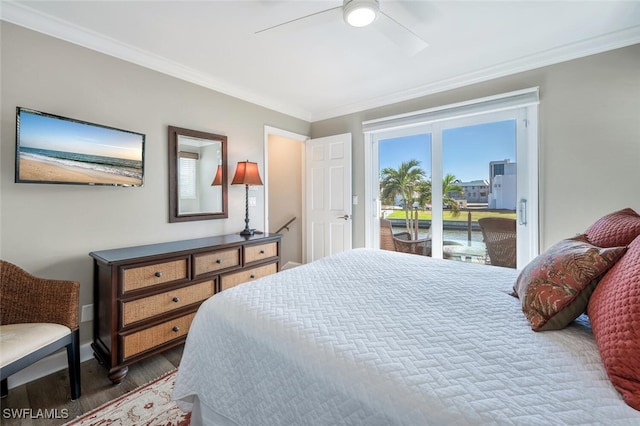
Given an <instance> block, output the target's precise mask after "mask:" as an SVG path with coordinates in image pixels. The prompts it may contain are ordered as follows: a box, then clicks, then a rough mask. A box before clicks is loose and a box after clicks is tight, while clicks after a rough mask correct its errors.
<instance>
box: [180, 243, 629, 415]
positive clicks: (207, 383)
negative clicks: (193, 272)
mask: <svg viewBox="0 0 640 426" xmlns="http://www.w3.org/2000/svg"><path fill="white" fill-rule="evenodd" d="M516 276H517V271H515V270H511V269H506V268H498V267H487V266H481V265H477V264H470V263H460V262H453V261H447V260H439V259H433V258H429V257H423V256H415V255H407V254H401V253H396V252H388V251H381V250H369V249H356V250H352V251H349V252H344V253H341V254H338V255H336V256H333V257H329V258H324V259H321V260H319V261H316V262H313V263H311V264H308V265H303V266H300V267H297V268H294V269H289V270H286V271H282V272H279V273H277V274H275V275H271V276H268V277H265V278H262V279H260V280H257V281H254V282H251V283H247V284H243V285H241V286H238V287H235V288H232V289H229V290H226V291H224V292H222V293H219V294H217V295H215V296H214V297H212V298H211V299H209V300H208V301H207V302H205V303H204V304H203V305H202V307H201V308H200V310H199V311H198V314H197V315H196V318H195V320H194V322H193V324H192V327H191V329H190V331H189V335H188V338H187V343H186V346H185V350H184V354H183V357H182V362H181V364H180V368H179V372H178V378H177V381H176V385H175V388H174V393H173V397H174V399H176V400H178V403H179V405H180V406H181V408H183V409H185V410H192V409H193V418H192V424H193V425H197V424H202V423H205V424H209V423H211V424H237V425H269V426H271V425H342V424H344V425H347V424H349V425H358V424H367V425H395V424H402V425H430V424H433V425H444V424H456V425H464V424H472V425H477V424H500V425H502V424H516V425H534V424H535V425H550V424H571V425H587V424H607V425H610V424H625V425H626V424H629V425H631V424H634V425H637V424H640V412H638V411H636V410H634V409H632V408H631V407H629V406H628V405H626V404H625V403H624V402H623V401H622V398H621V397H620V395H619V394H618V393H617V391H616V390H615V389H614V388H613V387H612V385H611V384H610V382H609V380H608V378H607V376H606V373H605V371H604V368H603V366H602V362H601V360H600V356H599V354H598V351H597V348H596V345H595V342H594V339H593V336H592V334H591V330H590V328H589V325H588V321H587V319H586V318H584V317H581V318H580V319H579V320H578V321H576V322H574V324H572V325H570V326H569V327H568V328H567V329H564V330H561V331H549V332H542V333H534V332H532V331H531V329H530V328H529V324H528V322H527V321H526V319H525V318H524V315H523V314H522V312H521V309H520V303H519V301H518V300H517V299H515V298H513V297H512V296H510V295H509V294H508V293H509V292H510V290H511V288H512V286H513V283H514V281H515V279H516ZM203 419H204V420H203Z"/></svg>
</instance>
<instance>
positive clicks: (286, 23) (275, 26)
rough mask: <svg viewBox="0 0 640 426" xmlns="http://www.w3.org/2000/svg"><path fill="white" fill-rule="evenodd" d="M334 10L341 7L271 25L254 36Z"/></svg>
mask: <svg viewBox="0 0 640 426" xmlns="http://www.w3.org/2000/svg"><path fill="white" fill-rule="evenodd" d="M336 9H342V6H336V7H332V8H330V9H324V10H320V11H318V12H314V13H310V14H308V15H305V16H301V17H300V18H296V19H292V20H290V21H286V22H282V23H280V24H276V25H272V26H271V27H268V28H264V29H261V30H259V31H256V32H255V33H254V34H260V33H263V32H265V31H269V30H273V29H276V28H279V27H282V26H284V25H288V24H292V23H294V22H298V21H302V20H303V19H307V18H311V17H313V16H317V15H322V14H325V13H327V12H332V11H334V10H336Z"/></svg>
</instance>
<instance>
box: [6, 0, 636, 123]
mask: <svg viewBox="0 0 640 426" xmlns="http://www.w3.org/2000/svg"><path fill="white" fill-rule="evenodd" d="M0 19H2V20H4V21H7V22H11V23H13V24H16V25H19V26H22V27H25V28H28V29H31V30H33V31H37V32H40V33H43V34H46V35H49V36H52V37H55V38H59V39H62V40H65V41H68V42H70V43H73V44H76V45H79V46H82V47H86V48H88V49H91V50H95V51H98V52H101V53H104V54H106V55H109V56H113V57H116V58H119V59H122V60H124V61H127V62H131V63H134V64H136V65H140V66H142V67H145V68H149V69H152V70H154V71H158V72H160V73H163V74H167V75H170V76H172V77H175V78H178V79H181V80H184V81H188V82H190V83H193V84H197V85H199V86H202V87H205V88H208V89H211V90H214V91H217V92H220V93H223V94H226V95H229V96H232V97H234V98H238V99H241V100H244V101H246V102H250V103H253V104H256V105H258V106H261V107H264V108H268V109H271V110H274V111H278V112H280V113H283V114H286V115H290V116H292V117H295V118H299V119H301V120H304V121H307V122H315V121H320V120H326V119H329V118H334V117H339V116H343V115H347V114H352V113H356V112H360V111H365V110H369V109H374V108H378V107H382V106H385V105H390V104H394V103H398V102H403V101H407V100H410V99H415V98H419V97H422V96H427V95H431V94H434V93H439V92H444V91H447V90H452V89H457V88H460V87H463V86H468V85H471V84H475V83H481V82H485V81H488V80H492V79H495V78H499V77H504V76H508V75H512V74H516V73H519V72H524V71H529V70H532V69H536V68H541V67H544V66H548V65H553V64H556V63H560V62H565V61H569V60H572V59H577V58H581V57H584V56H589V55H593V54H597V53H602V52H606V51H608V50H613V49H617V48H621V47H625V46H630V45H633V44H637V43H640V25H637V26H633V27H629V28H626V29H624V30H621V31H617V32H613V33H609V34H605V35H603V36H600V37H593V38H591V39H587V40H583V41H580V42H576V43H571V44H567V45H564V46H561V47H559V48H554V49H549V50H546V51H543V52H538V53H536V54H533V55H528V56H523V57H521V58H518V59H516V60H513V61H508V62H504V63H501V64H498V65H495V66H492V67H487V68H483V69H480V70H476V71H473V72H470V73H465V74H461V75H458V76H454V77H451V78H446V79H440V80H437V81H432V82H429V83H427V84H423V85H420V86H417V87H415V88H412V89H409V90H405V91H401V92H396V93H394V94H392V95H385V96H379V97H376V98H371V99H367V100H365V101H361V102H355V103H351V104H345V105H341V106H338V107H336V108H332V109H329V110H326V111H323V112H316V113H312V112H310V111H308V110H305V109H303V108H300V107H297V106H292V105H289V104H285V103H282V102H279V101H277V100H274V99H269V98H265V97H263V96H260V95H257V94H255V93H253V92H249V91H247V90H246V89H244V88H242V87H238V86H237V85H233V84H231V83H229V82H228V81H224V80H221V79H216V78H214V77H212V76H211V75H209V74H206V73H204V72H201V71H198V70H196V69H193V68H190V67H186V66H184V65H182V64H179V63H177V62H174V61H170V60H168V59H166V58H164V57H161V56H159V55H155V54H152V53H150V52H147V51H144V50H142V49H138V48H136V47H133V46H131V45H128V44H125V43H122V42H120V41H118V40H115V39H113V38H110V37H106V36H104V35H102V34H99V33H97V32H94V31H91V30H88V29H87V28H84V27H80V26H77V25H73V24H70V23H69V22H67V21H64V20H61V19H58V18H56V17H53V16H51V15H47V14H44V13H41V12H39V11H37V10H35V9H32V8H30V7H29V6H27V5H26V4H25V3H18V2H15V1H10V0H3V1H2V4H1V7H0Z"/></svg>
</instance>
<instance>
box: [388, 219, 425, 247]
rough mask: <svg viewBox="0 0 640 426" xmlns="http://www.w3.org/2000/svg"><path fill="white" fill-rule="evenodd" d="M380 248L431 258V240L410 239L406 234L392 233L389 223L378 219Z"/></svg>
mask: <svg viewBox="0 0 640 426" xmlns="http://www.w3.org/2000/svg"><path fill="white" fill-rule="evenodd" d="M380 248H381V249H383V250H395V251H399V252H402V253H412V254H420V255H424V256H431V238H420V239H417V240H412V239H411V234H410V233H408V232H398V233H395V234H394V233H393V228H392V226H391V221H390V220H388V219H380Z"/></svg>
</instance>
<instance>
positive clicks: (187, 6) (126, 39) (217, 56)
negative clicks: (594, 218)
mask: <svg viewBox="0 0 640 426" xmlns="http://www.w3.org/2000/svg"><path fill="white" fill-rule="evenodd" d="M341 5H342V0H324V1H301V0H297V1H295V0H289V1H272V0H255V1H242V0H236V1H160V2H156V1H17V2H16V1H5V0H2V3H1V8H0V14H1V17H2V19H3V20H5V21H8V22H13V23H15V24H18V25H21V26H24V27H27V28H31V29H33V30H36V31H40V32H43V33H45V34H49V35H52V36H54V37H58V38H61V39H64V40H67V41H70V42H72V43H77V44H79V45H82V46H85V47H88V48H91V49H95V50H97V51H101V52H104V53H106V54H109V55H112V56H115V57H118V58H122V59H124V60H127V61H130V62H133V63H137V64H139V65H142V66H145V67H148V68H151V69H155V70H157V71H160V72H163V73H166V74H169V75H173V76H175V77H178V78H182V79H184V80H187V81H191V82H194V83H197V84H199V85H202V86H205V87H208V88H211V89H214V90H217V91H219V92H223V93H226V94H229V95H232V96H235V97H238V98H241V99H244V100H247V101H250V102H253V103H256V104H259V105H263V106H266V107H268V108H271V109H274V110H277V111H280V112H283V113H286V114H290V115H292V116H295V117H299V118H302V119H304V120H308V121H317V120H321V119H325V118H330V117H335V116H338V115H343V114H348V113H352V112H356V111H361V110H364V109H368V108H373V107H377V106H382V105H386V104H390V103H393V102H398V101H402V100H406V99H411V98H415V97H417V96H422V95H427V94H430V93H435V92H439V91H443V90H447V89H452V88H455V87H460V86H463V85H466V84H471V83H475V82H479V81H485V80H488V79H491V78H496V77H500V76H503V75H508V74H512V73H515V72H520V71H525V70H528V69H533V68H537V67H540V66H545V65H550V64H553V63H557V62H561V61H565V60H569V59H574V58H578V57H581V56H586V55H590V54H594V53H599V52H603V51H606V50H610V49H615V48H618V47H623V46H627V45H631V44H636V43H639V42H640V1H517V0H512V1H480V0H475V1H417V0H414V1H397V0H380V9H381V10H382V11H384V12H385V13H387V14H388V15H389V16H391V17H393V18H394V19H395V20H396V21H398V22H401V23H402V24H403V25H404V26H406V27H407V28H410V29H411V31H412V32H413V33H415V34H416V35H418V36H419V37H420V38H422V39H424V40H425V41H427V42H428V44H429V46H428V47H426V48H424V49H423V50H421V51H420V52H418V53H416V54H413V55H412V54H410V53H408V52H406V51H405V50H403V49H402V48H400V47H399V46H398V45H397V44H394V43H393V42H391V41H390V40H389V39H388V38H386V37H385V36H384V35H383V33H382V32H381V31H380V28H379V27H377V26H376V23H374V24H373V25H372V26H370V27H366V28H352V27H349V26H348V25H346V24H345V23H344V21H343V20H342V17H341V15H340V14H339V13H338V14H331V13H327V14H320V15H316V16H314V17H311V18H308V19H304V20H301V21H297V22H296V23H292V24H290V25H285V26H282V27H279V28H277V29H273V30H270V31H266V32H263V33H260V34H255V33H256V31H259V30H261V29H264V28H267V27H270V26H273V25H276V24H279V23H281V22H285V21H289V20H291V19H295V18H298V17H301V16H305V15H308V14H311V13H314V12H317V11H321V10H324V9H328V8H332V7H336V6H337V7H339V6H341Z"/></svg>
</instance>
